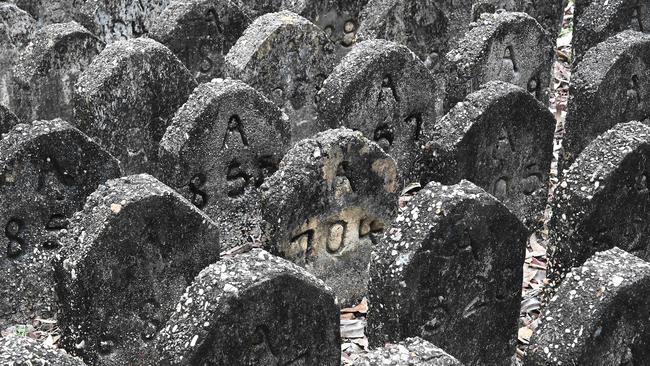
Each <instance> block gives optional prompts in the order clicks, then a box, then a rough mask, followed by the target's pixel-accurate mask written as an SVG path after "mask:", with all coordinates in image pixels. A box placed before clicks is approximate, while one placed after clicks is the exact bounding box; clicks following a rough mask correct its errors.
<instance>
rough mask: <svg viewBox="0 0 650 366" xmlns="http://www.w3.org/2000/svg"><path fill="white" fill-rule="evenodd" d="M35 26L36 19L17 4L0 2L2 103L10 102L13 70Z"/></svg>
mask: <svg viewBox="0 0 650 366" xmlns="http://www.w3.org/2000/svg"><path fill="white" fill-rule="evenodd" d="M35 28H36V21H35V20H34V19H33V18H32V17H31V16H30V15H29V14H28V13H27V12H25V11H24V10H21V9H19V8H18V7H17V6H16V5H13V4H7V3H0V104H4V105H6V106H8V105H9V103H10V99H9V97H10V95H11V94H10V93H11V89H12V87H13V82H12V81H11V75H12V73H11V72H12V70H13V66H14V64H15V63H16V61H17V60H18V56H19V54H20V52H21V51H22V50H23V49H24V48H25V47H26V46H27V45H28V44H29V40H30V39H31V37H32V33H33V32H34V29H35Z"/></svg>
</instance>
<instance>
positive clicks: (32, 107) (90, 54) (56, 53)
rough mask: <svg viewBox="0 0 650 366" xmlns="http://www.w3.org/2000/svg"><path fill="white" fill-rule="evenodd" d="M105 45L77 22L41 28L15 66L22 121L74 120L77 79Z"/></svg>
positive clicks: (14, 97) (15, 105)
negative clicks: (73, 101)
mask: <svg viewBox="0 0 650 366" xmlns="http://www.w3.org/2000/svg"><path fill="white" fill-rule="evenodd" d="M103 48H104V43H103V42H102V41H100V40H99V39H98V38H97V37H95V36H94V35H92V34H91V33H90V32H88V30H86V29H85V28H84V27H82V26H80V25H79V24H78V23H75V22H70V23H61V24H52V25H48V26H45V27H43V28H41V29H39V30H38V31H37V32H35V33H34V35H33V37H32V41H31V43H30V44H29V45H28V46H27V47H26V49H25V50H24V52H23V53H22V54H21V55H20V58H19V60H18V61H17V63H16V65H15V66H14V71H13V80H12V81H13V91H12V92H11V96H12V102H11V104H10V106H11V108H12V110H13V111H14V112H15V113H16V114H17V115H18V116H19V117H20V119H21V120H23V121H33V120H36V119H52V118H59V117H60V118H63V119H65V120H72V118H73V113H72V95H73V93H74V87H75V83H76V82H77V79H78V78H79V75H81V73H83V72H84V70H86V69H87V68H88V66H89V65H90V63H91V62H92V60H93V59H94V58H95V56H97V55H98V54H99V52H100V51H101V50H102V49H103Z"/></svg>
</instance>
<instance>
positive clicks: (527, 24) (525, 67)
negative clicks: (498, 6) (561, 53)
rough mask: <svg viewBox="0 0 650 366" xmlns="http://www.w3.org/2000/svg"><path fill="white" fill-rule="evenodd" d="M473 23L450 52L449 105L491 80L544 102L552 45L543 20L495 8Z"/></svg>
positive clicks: (447, 98) (546, 94) (550, 64)
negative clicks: (495, 9) (491, 12)
mask: <svg viewBox="0 0 650 366" xmlns="http://www.w3.org/2000/svg"><path fill="white" fill-rule="evenodd" d="M472 24H473V28H471V29H470V30H469V31H468V32H467V33H466V34H465V37H464V38H463V39H462V40H461V41H459V43H458V46H456V47H455V48H454V49H452V50H451V51H450V52H449V53H448V54H447V59H448V60H449V62H450V65H449V70H448V73H449V75H448V78H449V79H448V85H447V89H446V93H447V95H446V100H445V110H448V109H451V108H452V107H453V106H454V105H455V104H456V103H458V102H461V101H462V100H463V99H464V98H465V96H466V95H467V94H469V93H471V92H473V91H476V90H477V89H478V88H479V87H480V86H481V85H482V84H484V83H486V82H488V81H491V80H502V81H506V82H509V83H512V84H514V85H517V86H520V87H522V88H524V89H526V90H528V91H529V92H530V93H531V94H533V95H535V97H536V98H537V99H539V100H540V101H542V102H543V103H546V102H547V101H548V98H549V83H550V78H551V66H552V63H553V49H554V45H553V44H552V43H551V41H550V38H549V37H548V36H547V35H546V33H545V32H544V29H543V28H542V27H541V26H540V25H539V23H537V21H536V20H535V19H533V18H532V17H530V16H529V15H527V14H524V13H509V12H497V13H495V14H484V15H482V16H481V18H480V19H479V20H478V21H476V22H475V23H472Z"/></svg>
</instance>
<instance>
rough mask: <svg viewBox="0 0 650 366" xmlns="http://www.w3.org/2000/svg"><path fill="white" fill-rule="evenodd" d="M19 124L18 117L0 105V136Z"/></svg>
mask: <svg viewBox="0 0 650 366" xmlns="http://www.w3.org/2000/svg"><path fill="white" fill-rule="evenodd" d="M19 123H20V120H19V119H18V117H16V115H15V114H13V113H12V112H11V111H10V110H9V109H7V107H5V106H4V105H2V104H0V134H3V133H7V132H9V130H11V129H12V128H13V127H14V126H15V125H17V124H19Z"/></svg>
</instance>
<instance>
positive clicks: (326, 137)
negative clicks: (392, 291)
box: [262, 128, 397, 306]
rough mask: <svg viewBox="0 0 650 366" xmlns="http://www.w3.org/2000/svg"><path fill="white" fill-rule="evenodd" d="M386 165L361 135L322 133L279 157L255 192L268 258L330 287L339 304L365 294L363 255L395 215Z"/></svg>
mask: <svg viewBox="0 0 650 366" xmlns="http://www.w3.org/2000/svg"><path fill="white" fill-rule="evenodd" d="M396 174H397V173H396V167H395V162H394V160H393V159H392V158H391V157H390V156H388V155H387V154H386V153H385V152H384V151H383V150H382V149H381V148H380V147H379V145H377V144H375V143H374V142H372V141H370V140H368V139H366V138H365V137H363V135H362V134H361V132H353V131H351V130H348V129H346V128H341V129H336V130H329V131H326V132H322V133H319V134H317V135H316V136H314V138H313V139H305V140H303V141H301V142H299V143H297V144H296V145H294V147H293V148H292V149H291V150H290V151H289V152H288V153H287V154H286V155H285V157H284V159H283V160H282V163H281V164H280V169H279V170H278V171H277V172H276V173H275V174H273V176H271V177H270V178H269V179H267V180H266V182H265V183H264V185H262V189H263V190H265V191H264V192H263V201H262V202H263V205H262V212H263V217H264V220H265V221H266V222H267V223H268V224H269V231H268V234H269V237H270V239H269V244H268V246H269V248H270V250H271V252H272V253H273V254H276V255H279V256H281V257H284V258H286V259H288V260H290V261H292V262H294V263H297V264H299V265H301V266H303V267H305V268H306V269H307V270H308V271H309V272H311V273H313V274H314V275H316V277H318V278H320V279H321V280H323V281H324V282H325V283H326V284H327V285H329V286H330V287H332V289H333V290H334V292H335V293H336V295H337V297H338V299H339V301H340V302H341V303H343V306H348V305H355V304H357V303H358V302H359V301H360V300H361V299H362V297H363V296H364V295H365V294H366V291H367V281H368V263H369V262H370V251H371V250H372V248H373V246H374V243H375V242H376V241H377V239H378V235H379V234H380V233H381V232H382V231H383V228H384V225H386V224H388V223H389V222H390V220H391V219H392V218H393V216H394V214H395V211H396V210H397V182H396Z"/></svg>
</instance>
